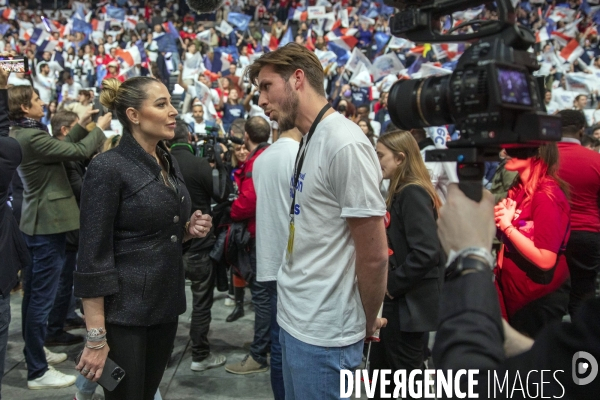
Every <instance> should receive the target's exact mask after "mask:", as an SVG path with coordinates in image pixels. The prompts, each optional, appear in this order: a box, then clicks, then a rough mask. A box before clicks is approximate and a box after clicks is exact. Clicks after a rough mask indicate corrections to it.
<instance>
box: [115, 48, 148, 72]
mask: <svg viewBox="0 0 600 400" xmlns="http://www.w3.org/2000/svg"><path fill="white" fill-rule="evenodd" d="M115 54H116V56H117V57H119V58H120V59H121V60H123V62H124V63H125V64H127V65H128V66H129V67H133V66H135V65H137V64H141V63H142V55H141V54H140V50H139V49H138V47H137V46H131V47H130V48H128V49H127V50H123V49H121V48H119V47H117V50H116V52H115Z"/></svg>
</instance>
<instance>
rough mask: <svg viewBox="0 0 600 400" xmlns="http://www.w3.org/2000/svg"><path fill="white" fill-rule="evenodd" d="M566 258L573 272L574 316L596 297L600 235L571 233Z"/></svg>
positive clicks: (571, 300)
mask: <svg viewBox="0 0 600 400" xmlns="http://www.w3.org/2000/svg"><path fill="white" fill-rule="evenodd" d="M565 256H566V257H567V264H568V265H569V272H571V295H570V298H569V314H571V316H573V315H575V313H576V312H577V310H578V309H579V307H581V305H582V304H583V302H584V301H585V300H587V299H590V298H593V297H595V295H596V276H597V275H598V269H599V268H600V233H598V232H587V231H571V237H570V238H569V243H567V252H566V254H565Z"/></svg>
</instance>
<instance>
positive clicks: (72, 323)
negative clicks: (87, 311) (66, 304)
mask: <svg viewBox="0 0 600 400" xmlns="http://www.w3.org/2000/svg"><path fill="white" fill-rule="evenodd" d="M81 328H85V322H84V321H83V318H81V317H77V318H68V319H67V320H66V321H65V327H64V328H63V329H64V330H65V331H70V330H72V329H81Z"/></svg>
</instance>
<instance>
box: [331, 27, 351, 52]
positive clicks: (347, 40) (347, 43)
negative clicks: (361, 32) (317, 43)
mask: <svg viewBox="0 0 600 400" xmlns="http://www.w3.org/2000/svg"><path fill="white" fill-rule="evenodd" d="M338 32H340V33H341V31H338ZM345 32H346V33H347V34H346V35H336V31H331V32H329V33H327V35H325V40H327V41H329V42H333V41H339V43H343V45H342V46H343V47H344V48H346V49H347V50H348V51H352V49H353V48H354V47H356V44H357V43H358V39H357V38H355V37H354V36H352V35H353V34H355V33H356V29H348V30H347V31H345Z"/></svg>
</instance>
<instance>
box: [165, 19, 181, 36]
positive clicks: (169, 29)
mask: <svg viewBox="0 0 600 400" xmlns="http://www.w3.org/2000/svg"><path fill="white" fill-rule="evenodd" d="M163 28H164V29H165V32H166V33H167V35H170V36H171V37H172V38H173V39H180V36H179V32H177V28H175V25H173V23H172V22H171V21H169V22H165V23H164V24H163Z"/></svg>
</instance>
